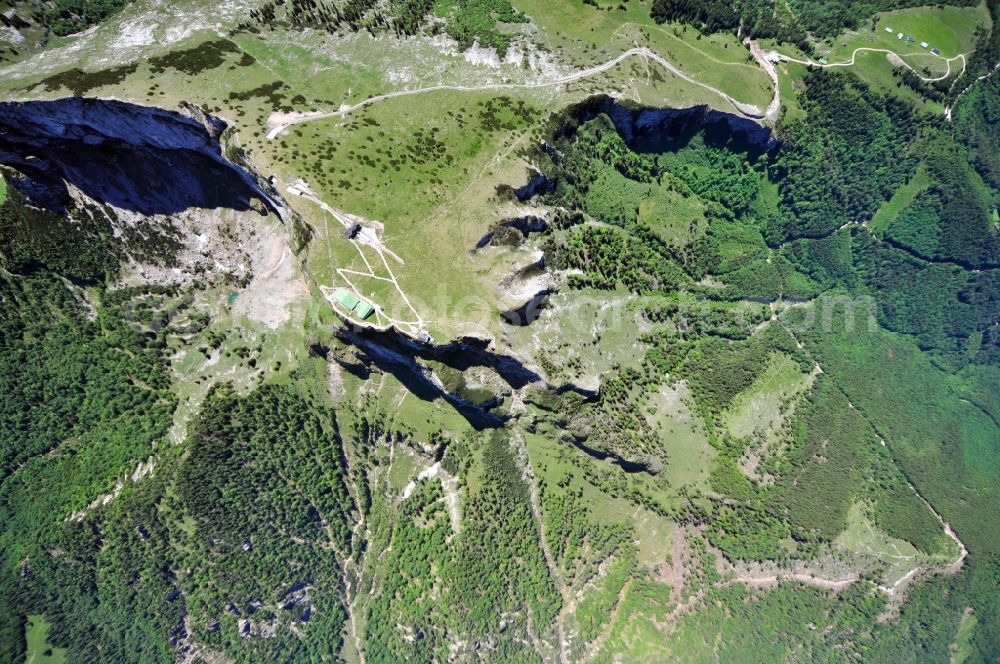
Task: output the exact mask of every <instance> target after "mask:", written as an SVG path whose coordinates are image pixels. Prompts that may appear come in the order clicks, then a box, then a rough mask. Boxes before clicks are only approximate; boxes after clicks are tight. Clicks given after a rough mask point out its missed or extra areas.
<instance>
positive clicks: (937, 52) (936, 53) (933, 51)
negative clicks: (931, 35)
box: [931, 48, 941, 55]
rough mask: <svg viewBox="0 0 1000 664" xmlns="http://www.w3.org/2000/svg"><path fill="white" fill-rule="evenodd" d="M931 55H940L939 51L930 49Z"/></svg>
mask: <svg viewBox="0 0 1000 664" xmlns="http://www.w3.org/2000/svg"><path fill="white" fill-rule="evenodd" d="M931 53H933V54H934V55H941V51H939V50H938V49H936V48H932V49H931Z"/></svg>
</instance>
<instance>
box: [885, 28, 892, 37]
mask: <svg viewBox="0 0 1000 664" xmlns="http://www.w3.org/2000/svg"><path fill="white" fill-rule="evenodd" d="M885 31H886V32H888V33H889V34H890V35H891V34H892V28H889V27H886V29H885Z"/></svg>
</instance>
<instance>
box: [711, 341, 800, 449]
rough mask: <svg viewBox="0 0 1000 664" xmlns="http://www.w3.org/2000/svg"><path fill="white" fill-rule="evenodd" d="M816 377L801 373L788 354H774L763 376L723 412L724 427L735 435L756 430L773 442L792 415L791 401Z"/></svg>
mask: <svg viewBox="0 0 1000 664" xmlns="http://www.w3.org/2000/svg"><path fill="white" fill-rule="evenodd" d="M815 378H816V376H815V374H811V373H810V374H805V373H802V371H801V369H800V367H799V364H798V363H797V362H796V361H795V360H793V359H792V358H791V357H789V356H788V355H785V354H783V353H775V354H774V355H772V356H771V360H770V362H769V363H768V366H767V369H765V371H764V373H763V375H761V376H760V377H759V378H758V379H757V380H756V381H755V382H754V384H753V385H752V386H751V387H750V388H749V389H747V390H745V391H744V392H742V393H741V394H739V395H737V396H736V398H735V399H734V400H733V403H732V405H730V407H729V408H728V409H727V410H726V412H725V413H723V415H722V420H723V422H724V423H725V425H726V428H728V429H729V432H730V433H731V434H732V435H733V436H735V437H737V438H745V437H748V436H751V435H753V434H754V433H759V434H761V435H763V436H764V438H765V441H767V442H773V438H774V436H775V435H776V434H777V433H778V431H779V430H780V429H781V427H782V426H783V424H784V422H785V421H786V419H787V418H788V417H790V416H791V415H792V412H793V410H792V408H791V404H792V402H793V400H794V399H795V397H797V396H798V395H799V394H801V393H803V392H805V391H806V390H808V389H809V387H810V386H811V385H812V383H813V381H814V380H815Z"/></svg>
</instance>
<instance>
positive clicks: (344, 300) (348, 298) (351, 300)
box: [333, 288, 360, 309]
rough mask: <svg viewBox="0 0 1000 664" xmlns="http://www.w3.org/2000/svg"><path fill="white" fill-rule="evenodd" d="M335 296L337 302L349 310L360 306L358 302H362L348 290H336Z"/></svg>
mask: <svg viewBox="0 0 1000 664" xmlns="http://www.w3.org/2000/svg"><path fill="white" fill-rule="evenodd" d="M333 296H334V297H335V298H337V302H340V303H341V304H342V305H344V306H345V307H347V308H348V309H354V307H356V306H358V302H360V300H359V299H358V298H356V297H355V296H354V294H352V293H351V292H350V291H348V290H347V289H346V288H338V289H336V290H334V291H333Z"/></svg>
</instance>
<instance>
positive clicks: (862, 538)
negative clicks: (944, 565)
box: [834, 503, 931, 586]
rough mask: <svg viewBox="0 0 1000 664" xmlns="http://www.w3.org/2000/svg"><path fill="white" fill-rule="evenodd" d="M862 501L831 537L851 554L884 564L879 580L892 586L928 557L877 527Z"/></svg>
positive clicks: (928, 558) (856, 504) (854, 506)
mask: <svg viewBox="0 0 1000 664" xmlns="http://www.w3.org/2000/svg"><path fill="white" fill-rule="evenodd" d="M866 511H867V510H866V508H865V506H864V505H862V504H861V503H855V504H854V505H852V506H851V509H850V511H849V512H848V513H847V528H846V529H844V532H842V533H841V534H840V535H838V536H837V538H836V539H835V540H834V544H835V545H836V546H838V547H841V548H843V549H844V550H846V551H849V552H851V553H854V554H858V555H861V556H863V557H870V558H874V560H876V561H878V562H879V563H881V564H883V565H885V566H886V569H885V572H884V574H883V575H882V583H883V584H885V585H887V586H892V585H893V584H895V583H896V582H897V581H899V580H900V579H901V578H903V577H905V576H906V575H907V574H909V573H910V572H911V571H912V570H913V569H914V568H915V567H917V566H918V565H920V564H922V563H926V562H927V561H928V560H930V559H931V558H930V557H929V556H926V555H924V554H922V553H920V552H919V551H917V549H916V548H915V547H914V546H913V545H912V544H910V543H909V542H907V541H906V540H901V539H898V538H896V537H891V536H889V535H887V534H886V533H884V532H882V531H881V530H879V529H878V528H877V527H876V526H875V524H873V523H872V521H871V519H870V518H869V517H868V515H867V514H866Z"/></svg>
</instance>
